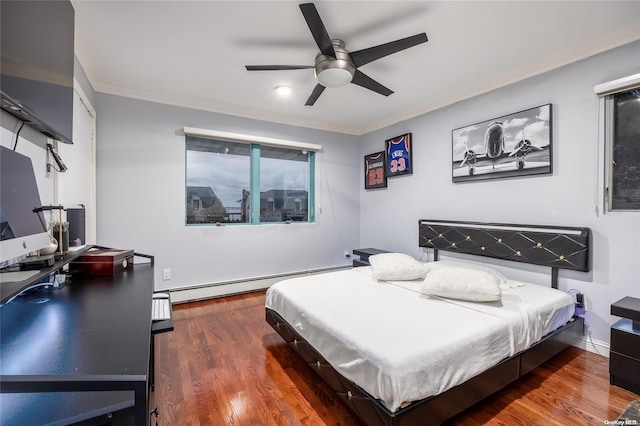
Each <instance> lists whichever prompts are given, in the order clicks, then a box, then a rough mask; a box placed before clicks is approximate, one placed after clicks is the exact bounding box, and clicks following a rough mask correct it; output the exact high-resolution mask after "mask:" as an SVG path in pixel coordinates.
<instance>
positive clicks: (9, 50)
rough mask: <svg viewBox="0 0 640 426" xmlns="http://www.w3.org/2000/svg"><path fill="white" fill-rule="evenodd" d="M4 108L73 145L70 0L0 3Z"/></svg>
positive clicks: (0, 82) (0, 102) (9, 0)
mask: <svg viewBox="0 0 640 426" xmlns="http://www.w3.org/2000/svg"><path fill="white" fill-rule="evenodd" d="M0 17H1V22H0V24H1V25H0V32H1V34H0V52H1V56H2V60H1V61H2V62H1V63H0V72H1V80H0V106H1V107H2V109H3V110H5V111H7V112H9V113H10V114H12V115H14V116H16V117H17V118H18V119H20V120H22V121H24V122H26V123H27V124H29V125H31V126H32V127H34V128H35V129H37V130H39V131H40V132H42V133H44V134H45V135H47V136H48V137H50V138H52V139H56V140H59V141H61V142H64V143H73V141H72V136H73V67H74V50H73V49H74V40H73V36H74V10H73V6H72V5H71V2H69V1H68V0H64V1H59V0H54V1H14V0H2V1H0Z"/></svg>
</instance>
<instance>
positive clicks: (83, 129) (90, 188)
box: [56, 83, 96, 244]
mask: <svg viewBox="0 0 640 426" xmlns="http://www.w3.org/2000/svg"><path fill="white" fill-rule="evenodd" d="M74 86H75V87H74V89H75V90H74V94H73V142H74V143H73V145H67V144H63V143H59V144H58V151H59V153H60V156H61V157H62V159H63V160H64V162H65V164H66V166H67V167H68V170H67V171H66V172H64V173H56V175H57V183H56V194H57V200H56V203H57V204H62V205H63V206H64V207H65V208H67V209H68V208H78V207H80V206H81V205H84V207H85V241H84V242H85V244H95V243H96V154H95V152H96V141H95V123H96V119H95V110H94V109H93V107H92V105H91V104H90V103H89V100H88V99H87V97H86V96H85V95H84V93H83V92H82V89H81V88H80V87H79V85H77V83H76V84H75V85H74Z"/></svg>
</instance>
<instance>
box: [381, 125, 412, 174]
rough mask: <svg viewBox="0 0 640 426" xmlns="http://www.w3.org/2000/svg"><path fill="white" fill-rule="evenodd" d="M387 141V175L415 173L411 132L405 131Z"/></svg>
mask: <svg viewBox="0 0 640 426" xmlns="http://www.w3.org/2000/svg"><path fill="white" fill-rule="evenodd" d="M385 142H386V150H385V152H386V159H387V166H386V170H387V173H386V175H387V176H398V175H408V174H412V173H413V166H412V163H411V133H405V134H404V135H402V136H397V137H395V138H393V139H388V140H387V141H385Z"/></svg>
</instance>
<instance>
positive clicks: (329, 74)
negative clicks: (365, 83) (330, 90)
mask: <svg viewBox="0 0 640 426" xmlns="http://www.w3.org/2000/svg"><path fill="white" fill-rule="evenodd" d="M331 44H332V45H333V50H334V51H335V52H336V57H335V58H334V57H332V56H327V55H323V54H322V52H320V53H318V55H317V56H316V65H315V72H316V78H317V79H318V81H319V82H320V84H322V85H323V86H325V87H342V86H346V85H347V84H349V83H351V80H353V76H354V74H355V72H356V66H355V65H354V64H353V62H352V61H351V56H349V52H348V51H347V50H346V49H345V48H344V42H343V41H342V40H338V39H334V40H331Z"/></svg>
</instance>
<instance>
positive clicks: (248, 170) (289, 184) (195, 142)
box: [185, 128, 315, 224]
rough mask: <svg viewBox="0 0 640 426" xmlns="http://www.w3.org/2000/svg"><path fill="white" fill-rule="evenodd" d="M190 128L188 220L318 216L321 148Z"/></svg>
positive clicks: (251, 220) (213, 221) (286, 219)
mask: <svg viewBox="0 0 640 426" xmlns="http://www.w3.org/2000/svg"><path fill="white" fill-rule="evenodd" d="M187 129H188V128H185V133H186V134H187V136H186V206H187V207H186V223H187V224H222V223H244V224H259V223H282V222H286V223H291V222H313V221H314V215H313V211H314V170H315V151H311V150H306V149H299V148H297V147H282V146H272V145H271V144H266V143H265V144H260V143H250V142H253V141H252V140H247V141H242V142H236V141H229V140H222V139H216V138H209V137H205V138H203V137H198V136H194V135H193V133H195V132H193V131H191V132H188V130H187ZM192 130H193V129H192ZM190 133H191V134H190ZM207 136H208V135H207ZM254 139H259V138H254Z"/></svg>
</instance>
